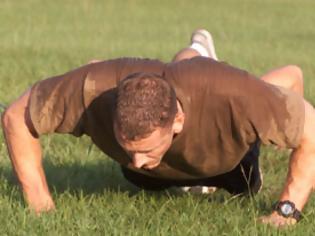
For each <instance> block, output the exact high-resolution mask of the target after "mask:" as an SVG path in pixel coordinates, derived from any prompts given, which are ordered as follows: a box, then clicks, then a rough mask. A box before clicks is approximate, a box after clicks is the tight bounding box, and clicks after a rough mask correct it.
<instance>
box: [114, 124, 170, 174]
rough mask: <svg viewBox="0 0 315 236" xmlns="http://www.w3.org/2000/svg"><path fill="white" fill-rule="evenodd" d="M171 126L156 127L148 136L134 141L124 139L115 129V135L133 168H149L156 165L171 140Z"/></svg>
mask: <svg viewBox="0 0 315 236" xmlns="http://www.w3.org/2000/svg"><path fill="white" fill-rule="evenodd" d="M173 135H174V132H173V129H172V128H157V129H155V130H154V131H153V132H152V133H151V134H150V135H149V136H148V137H146V138H143V139H139V140H136V141H130V140H126V139H124V138H123V137H122V135H121V134H120V133H119V131H118V130H117V129H115V136H116V139H117V141H118V143H119V144H120V146H121V147H122V148H123V149H124V150H125V151H126V153H127V154H128V155H129V156H130V158H131V161H132V163H133V166H134V167H135V168H139V169H140V168H143V169H147V170H151V169H153V168H155V167H157V166H158V165H159V164H160V163H161V160H162V157H163V156H164V154H165V153H166V151H167V150H168V149H169V147H170V146H171V144H172V140H173Z"/></svg>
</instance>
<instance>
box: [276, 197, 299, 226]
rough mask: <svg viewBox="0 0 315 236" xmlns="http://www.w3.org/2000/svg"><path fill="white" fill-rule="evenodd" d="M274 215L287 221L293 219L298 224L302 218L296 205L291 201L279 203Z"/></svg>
mask: <svg viewBox="0 0 315 236" xmlns="http://www.w3.org/2000/svg"><path fill="white" fill-rule="evenodd" d="M273 209H274V213H275V214H278V215H279V216H281V217H284V218H286V219H292V220H295V221H296V222H298V221H299V220H301V218H302V214H301V212H300V211H299V210H298V209H297V208H296V206H295V204H294V203H293V202H291V201H289V200H284V201H278V202H276V204H275V205H274V207H273Z"/></svg>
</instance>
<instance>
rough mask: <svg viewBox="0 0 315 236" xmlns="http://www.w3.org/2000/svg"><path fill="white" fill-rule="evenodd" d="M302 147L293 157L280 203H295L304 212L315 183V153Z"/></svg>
mask: <svg viewBox="0 0 315 236" xmlns="http://www.w3.org/2000/svg"><path fill="white" fill-rule="evenodd" d="M312 149H313V148H312V147H306V150H305V148H303V147H301V148H299V149H298V150H296V151H293V153H292V155H291V160H290V165H289V172H288V176H287V180H286V183H285V186H284V189H283V191H282V193H281V196H280V201H284V200H289V201H291V202H293V203H294V204H295V206H296V208H297V209H298V210H300V211H301V210H302V209H303V207H304V205H305V204H306V202H307V199H308V197H309V195H310V193H311V191H312V188H313V185H314V183H315V151H313V150H312Z"/></svg>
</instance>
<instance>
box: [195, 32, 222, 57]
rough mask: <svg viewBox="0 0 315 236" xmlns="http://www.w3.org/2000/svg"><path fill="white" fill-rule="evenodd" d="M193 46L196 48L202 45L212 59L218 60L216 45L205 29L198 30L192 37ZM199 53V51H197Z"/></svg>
mask: <svg viewBox="0 0 315 236" xmlns="http://www.w3.org/2000/svg"><path fill="white" fill-rule="evenodd" d="M191 45H192V48H194V46H197V47H198V45H201V46H202V47H203V48H204V49H206V51H207V53H208V55H209V57H210V58H212V59H214V60H216V61H217V60H218V57H217V54H216V53H215V48H214V43H213V39H212V36H211V34H210V33H209V32H208V31H207V30H205V29H197V30H195V31H194V32H193V33H192V35H191ZM197 51H198V50H197Z"/></svg>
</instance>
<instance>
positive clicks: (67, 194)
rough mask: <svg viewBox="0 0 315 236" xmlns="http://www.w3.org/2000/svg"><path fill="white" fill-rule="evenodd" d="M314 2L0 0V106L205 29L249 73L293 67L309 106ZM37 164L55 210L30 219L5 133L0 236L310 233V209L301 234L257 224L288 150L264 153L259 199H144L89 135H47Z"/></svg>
mask: <svg viewBox="0 0 315 236" xmlns="http://www.w3.org/2000/svg"><path fill="white" fill-rule="evenodd" d="M314 9H315V2H314V1H313V0H299V1H293V0H264V1H260V0H222V1H215V0H203V1H198V0H197V1H188V0H183V1H180V0H178V1H172V0H169V1H166V0H161V1H157V0H152V1H149V0H147V1H145V0H126V1H123V0H117V1H114V0H107V1H101V0H99V1H92V0H77V1H74V0H69V1H62V0H55V1H46V0H45V1H40V0H25V1H14V0H2V1H1V2H0V55H1V59H0V87H1V89H0V103H3V104H9V103H10V102H11V101H13V100H14V99H15V98H16V97H17V96H18V95H20V94H21V93H22V92H23V91H24V90H25V89H26V88H27V87H29V86H31V85H32V84H33V83H34V82H35V81H37V80H40V79H43V78H46V77H48V76H52V75H56V74H61V73H64V72H65V71H67V70H70V69H72V68H74V67H77V66H80V65H82V64H84V63H86V62H88V61H89V60H91V59H94V58H98V59H106V58H115V57H120V56H137V57H150V58H159V59H162V60H164V61H169V60H171V58H172V56H173V55H174V53H176V51H177V50H179V49H181V48H182V47H184V46H186V45H187V43H188V42H189V38H190V33H191V32H192V31H193V30H194V29H195V28H198V27H204V28H207V29H209V30H210V31H211V32H212V33H213V36H214V38H215V43H216V47H217V52H218V56H219V58H220V59H221V60H225V61H228V62H229V63H230V64H233V65H235V66H238V67H241V68H244V69H246V70H249V71H251V72H252V73H254V74H256V75H261V74H263V73H264V72H265V71H267V70H269V69H271V68H273V67H278V66H281V65H285V64H297V65H300V66H301V67H302V69H303V71H304V75H305V95H306V97H307V99H309V100H311V101H312V102H314V101H315V82H314V79H315V63H314V59H315V44H314V39H315V27H314V22H315V14H314ZM41 141H42V145H43V150H44V166H45V170H46V173H47V179H48V181H49V186H50V189H51V191H52V193H53V197H54V200H55V202H56V206H57V210H56V211H55V212H51V213H48V214H43V215H42V216H41V217H36V216H35V215H34V214H33V213H31V212H29V211H28V209H27V207H26V206H25V203H24V201H23V197H22V194H21V193H20V191H19V187H18V185H17V183H16V179H15V178H14V175H13V174H12V170H11V166H10V162H9V159H8V155H7V151H6V148H5V144H4V139H3V136H2V133H1V136H0V235H314V230H315V225H314V223H313V222H314V219H315V210H314V209H315V202H314V197H312V198H311V199H310V201H309V203H308V204H307V206H306V208H305V210H304V220H303V221H301V223H299V224H298V225H297V226H296V227H294V228H289V229H286V230H282V231H278V230H276V229H273V228H271V227H268V226H265V225H260V224H259V223H257V222H256V220H257V219H258V217H259V216H261V215H263V214H267V213H269V212H270V208H271V205H272V204H273V203H274V202H275V201H276V200H277V196H278V195H279V193H280V191H281V187H282V185H283V181H284V177H285V174H286V170H287V163H288V154H287V153H286V152H276V151H274V150H273V149H272V148H271V149H263V153H262V156H261V162H262V168H263V172H264V187H263V190H262V192H261V193H260V194H259V195H257V196H255V197H254V198H231V196H230V195H228V194H227V193H225V192H224V191H219V192H217V193H215V194H213V195H211V196H195V195H189V194H178V193H176V192H175V191H173V190H170V191H167V192H161V193H153V192H145V191H141V190H139V189H137V188H135V187H133V186H132V185H130V184H129V183H127V182H126V181H125V180H124V179H123V177H122V176H121V174H120V171H119V167H118V165H117V164H115V163H114V162H112V161H111V160H110V159H109V158H108V157H106V156H104V154H103V153H101V152H100V151H99V150H98V149H97V148H96V147H95V146H91V144H90V141H89V139H88V138H86V137H83V138H80V139H75V138H73V137H70V136H60V135H54V136H46V137H43V138H42V140H41Z"/></svg>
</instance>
